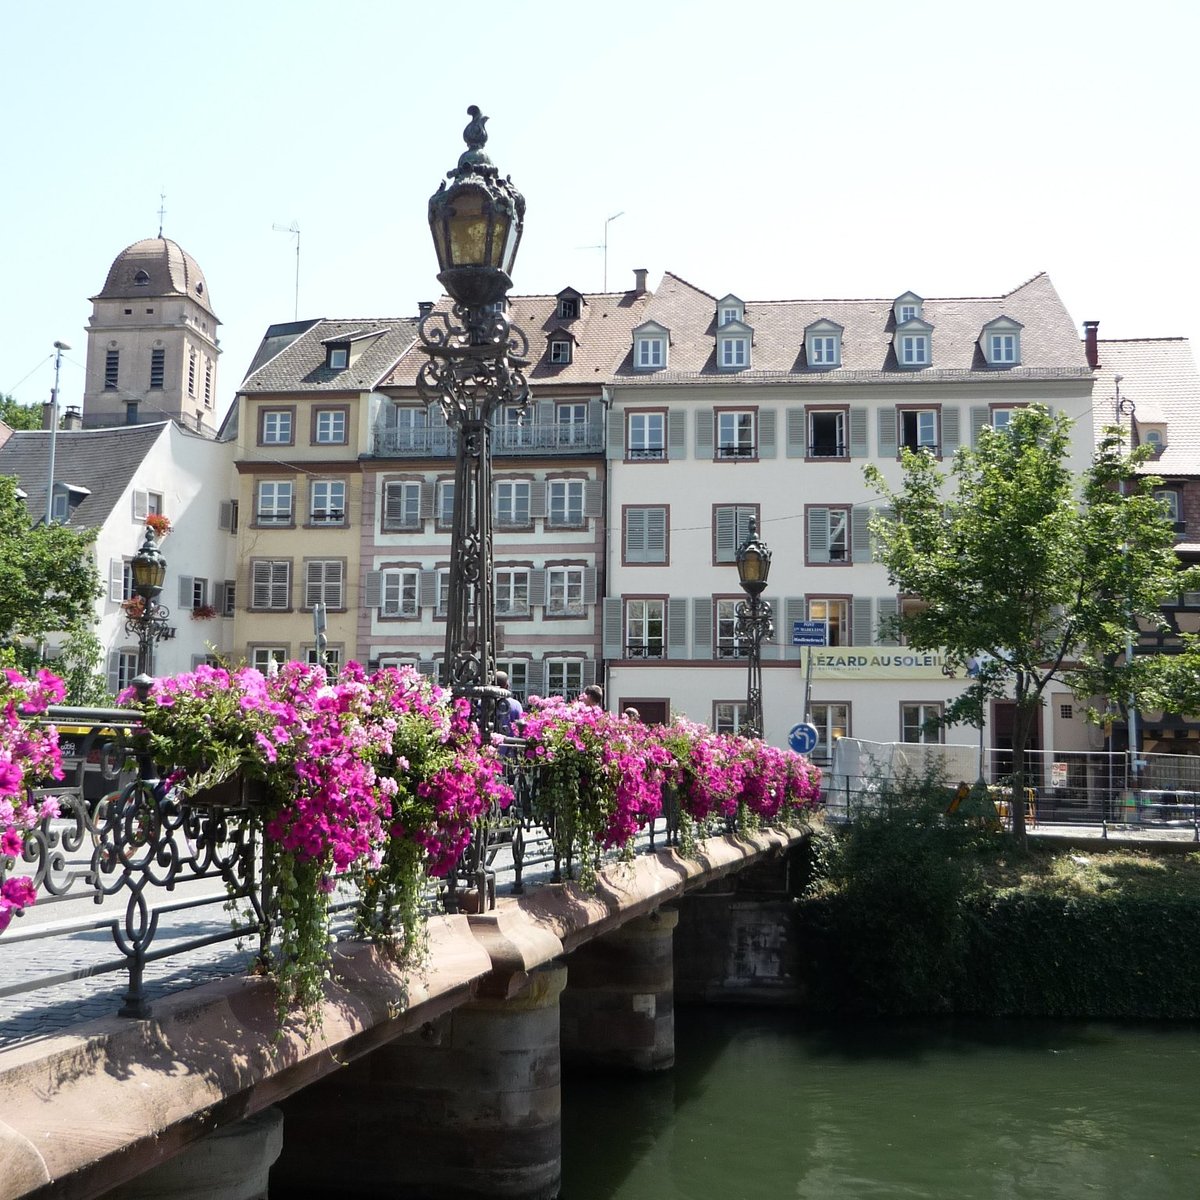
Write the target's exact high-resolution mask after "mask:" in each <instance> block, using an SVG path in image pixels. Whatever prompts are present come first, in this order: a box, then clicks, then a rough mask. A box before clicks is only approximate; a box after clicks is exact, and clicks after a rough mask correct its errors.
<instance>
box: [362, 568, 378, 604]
mask: <svg viewBox="0 0 1200 1200" xmlns="http://www.w3.org/2000/svg"><path fill="white" fill-rule="evenodd" d="M382 606H383V573H382V572H381V571H368V572H367V575H366V580H365V581H364V583H363V608H381V607H382Z"/></svg>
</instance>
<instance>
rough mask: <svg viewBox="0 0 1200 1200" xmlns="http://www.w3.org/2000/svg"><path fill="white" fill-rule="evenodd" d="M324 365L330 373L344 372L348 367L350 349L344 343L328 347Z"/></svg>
mask: <svg viewBox="0 0 1200 1200" xmlns="http://www.w3.org/2000/svg"><path fill="white" fill-rule="evenodd" d="M325 365H326V366H327V367H328V368H329V369H330V370H331V371H344V370H345V369H346V368H347V367H348V366H349V365H350V347H349V346H348V345H346V344H344V343H343V344H341V345H336V346H330V347H329V348H328V350H327V351H326V356H325Z"/></svg>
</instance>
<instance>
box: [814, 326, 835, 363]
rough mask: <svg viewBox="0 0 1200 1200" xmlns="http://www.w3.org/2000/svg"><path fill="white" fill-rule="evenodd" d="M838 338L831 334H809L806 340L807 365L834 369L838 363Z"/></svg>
mask: <svg viewBox="0 0 1200 1200" xmlns="http://www.w3.org/2000/svg"><path fill="white" fill-rule="evenodd" d="M838 340H839V339H838V338H837V337H836V336H834V335H833V334H827V333H821V334H811V335H809V339H808V365H809V366H811V367H836V366H837V365H838V361H839V355H838Z"/></svg>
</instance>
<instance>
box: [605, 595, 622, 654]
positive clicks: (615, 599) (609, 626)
mask: <svg viewBox="0 0 1200 1200" xmlns="http://www.w3.org/2000/svg"><path fill="white" fill-rule="evenodd" d="M621 610H622V604H621V597H620V596H605V597H604V657H605V658H623V657H624V654H623V652H622V651H623V647H622V644H621V643H622V641H623V640H624V639H623V636H622V635H623V633H624V630H623V628H622V624H623V622H622V611H621Z"/></svg>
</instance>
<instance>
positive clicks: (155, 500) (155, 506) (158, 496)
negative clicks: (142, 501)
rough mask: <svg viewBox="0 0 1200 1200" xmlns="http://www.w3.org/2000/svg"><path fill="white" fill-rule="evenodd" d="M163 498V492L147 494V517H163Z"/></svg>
mask: <svg viewBox="0 0 1200 1200" xmlns="http://www.w3.org/2000/svg"><path fill="white" fill-rule="evenodd" d="M162 510H163V498H162V492H147V493H146V515H147V516H152V517H153V516H158V517H161V516H162Z"/></svg>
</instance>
